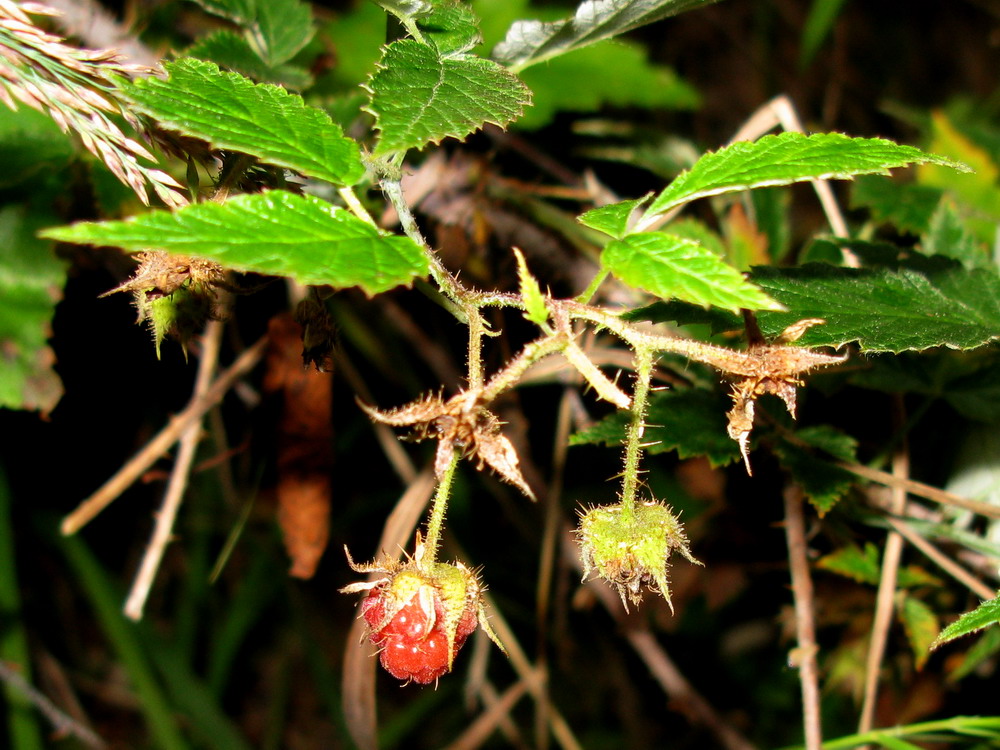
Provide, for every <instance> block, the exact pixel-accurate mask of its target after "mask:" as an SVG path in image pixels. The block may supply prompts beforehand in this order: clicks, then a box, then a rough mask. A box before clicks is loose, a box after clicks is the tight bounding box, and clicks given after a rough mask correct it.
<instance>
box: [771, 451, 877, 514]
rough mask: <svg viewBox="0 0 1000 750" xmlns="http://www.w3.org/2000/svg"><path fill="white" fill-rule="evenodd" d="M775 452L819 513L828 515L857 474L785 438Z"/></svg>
mask: <svg viewBox="0 0 1000 750" xmlns="http://www.w3.org/2000/svg"><path fill="white" fill-rule="evenodd" d="M774 453H775V455H776V456H777V457H778V459H779V460H780V461H781V465H782V466H783V467H784V468H785V469H786V470H788V472H789V473H790V474H791V475H792V478H793V479H794V480H795V482H796V483H797V484H799V486H801V487H802V491H803V492H804V493H805V496H806V499H807V500H809V502H810V503H812V505H813V507H814V508H816V511H817V513H819V515H820V517H822V516H824V515H826V513H827V512H829V511H830V509H831V508H833V506H834V505H836V504H837V503H838V502H840V500H841V498H843V497H844V495H846V494H847V493H848V492H849V491H850V489H851V487H853V486H854V484H855V482H856V481H857V478H856V477H855V476H854V475H853V474H851V473H850V472H849V471H847V470H846V469H842V468H840V467H839V466H836V465H835V464H832V463H830V462H829V461H826V460H824V459H822V458H820V457H818V456H816V455H815V454H814V453H812V452H811V451H809V450H806V449H805V448H802V447H800V446H799V445H795V444H793V443H791V442H789V441H786V440H779V441H778V442H777V443H776V444H775V446H774Z"/></svg>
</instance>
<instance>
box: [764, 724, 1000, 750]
mask: <svg viewBox="0 0 1000 750" xmlns="http://www.w3.org/2000/svg"><path fill="white" fill-rule="evenodd" d="M934 732H936V733H942V732H954V733H955V734H959V735H974V736H978V737H990V738H993V739H997V738H1000V716H952V717H951V718H948V719H940V720H937V721H925V722H921V723H919V724H907V725H905V726H900V727H892V728H891V729H876V730H874V731H871V732H865V733H863V734H851V735H848V736H846V737H839V738H837V739H835V740H827V741H826V742H824V743H823V750H844V749H845V748H851V747H858V746H859V745H867V744H871V743H873V742H877V743H879V744H883V745H884V742H885V739H886V738H890V739H899V738H903V737H907V738H909V739H913V740H922V739H927V737H928V735H930V734H931V733H934ZM939 739H944V737H939ZM781 750H803V748H802V746H801V745H791V746H789V747H785V748H781Z"/></svg>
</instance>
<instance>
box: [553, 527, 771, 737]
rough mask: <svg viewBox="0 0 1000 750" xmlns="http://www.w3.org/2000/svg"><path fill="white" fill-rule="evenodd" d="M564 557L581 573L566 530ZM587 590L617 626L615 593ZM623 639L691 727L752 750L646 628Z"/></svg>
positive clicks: (620, 610) (592, 585)
mask: <svg viewBox="0 0 1000 750" xmlns="http://www.w3.org/2000/svg"><path fill="white" fill-rule="evenodd" d="M562 549H563V556H564V557H565V559H566V561H567V562H568V563H569V564H570V565H571V566H572V567H573V568H575V569H576V570H577V571H578V572H580V573H582V572H583V564H582V563H581V562H580V555H579V547H578V546H577V544H576V540H575V539H574V536H573V532H572V531H571V530H570V529H569V528H566V529H565V530H564V533H563V544H562ZM587 587H588V588H589V589H590V590H591V591H592V592H593V593H594V595H595V597H596V598H597V599H598V600H599V601H600V602H601V604H603V605H604V608H605V609H606V610H608V612H609V613H610V614H611V616H612V617H614V618H615V620H617V621H618V622H619V623H623V621H624V618H625V609H624V605H623V604H622V602H621V599H620V598H619V597H618V596H617V595H616V594H615V592H614V591H613V590H612V589H611V588H610V587H609V586H607V585H606V584H604V583H603V582H602V581H600V580H597V579H592V580H590V581H588V582H587ZM623 630H624V634H625V638H626V640H628V643H629V645H630V646H631V647H632V648H633V650H634V651H635V652H636V653H637V654H639V656H640V657H641V658H642V660H643V662H644V663H645V664H646V667H647V668H648V669H649V671H650V673H652V675H653V677H654V678H655V679H656V681H657V682H658V683H659V685H660V687H661V688H663V692H664V693H665V694H666V695H667V697H668V698H669V699H670V702H671V705H672V706H673V705H676V706H678V707H679V709H680V710H681V711H682V712H683V713H684V715H685V716H686V717H687V719H688V720H689V721H690V722H691V723H692V724H699V725H701V726H704V727H705V728H706V729H708V731H709V732H711V733H712V734H713V735H714V736H715V739H716V740H718V743H719V746H720V747H723V748H725V750H754V745H753V743H751V742H750V740H748V739H747V738H746V737H744V736H743V735H742V734H740V733H739V732H738V731H737V730H736V729H734V728H733V727H732V726H730V725H729V724H728V723H727V722H726V721H725V719H723V718H722V716H721V715H720V714H719V712H718V711H716V710H715V708H714V707H713V706H712V704H711V703H709V702H708V701H707V700H706V699H705V697H704V696H703V695H702V694H701V693H699V692H698V690H697V689H695V687H694V685H692V684H691V683H690V682H689V681H688V679H687V678H686V677H685V676H684V673H683V672H681V670H680V669H679V668H678V667H677V664H676V663H675V662H674V660H673V659H671V658H670V655H669V654H668V653H667V652H666V651H665V650H664V649H663V647H662V646H661V645H660V644H659V642H658V641H657V640H656V638H655V637H654V636H653V634H652V633H651V632H649V629H648V627H645V626H643V627H639V628H636V627H631V624H630V623H629V626H628V627H625V628H623Z"/></svg>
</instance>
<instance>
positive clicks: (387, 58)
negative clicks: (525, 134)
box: [368, 39, 531, 156]
mask: <svg viewBox="0 0 1000 750" xmlns="http://www.w3.org/2000/svg"><path fill="white" fill-rule="evenodd" d="M368 89H369V90H370V91H371V95H372V98H371V104H370V105H369V108H368V109H369V111H370V112H371V113H372V114H373V115H375V127H377V128H378V129H379V130H380V131H381V137H380V138H379V142H378V145H377V146H376V147H375V154H376V155H382V156H384V155H387V154H391V153H394V152H398V151H405V150H407V149H410V148H421V147H423V146H425V145H426V144H428V143H430V142H434V143H437V142H438V141H440V140H441V139H443V138H446V137H448V136H451V137H454V138H464V137H465V136H467V135H468V134H469V133H472V132H473V131H475V130H477V129H478V128H480V127H482V126H483V125H484V124H485V123H488V122H490V123H493V124H495V125H499V126H501V127H503V126H504V125H506V124H507V123H509V122H510V121H511V120H513V119H515V118H517V117H519V116H520V114H521V112H522V111H523V108H524V107H525V106H527V105H528V104H530V103H531V92H530V91H528V89H527V87H526V86H525V85H524V84H523V83H521V81H520V80H519V79H518V78H517V76H515V75H514V74H513V73H510V72H508V71H506V70H504V69H503V68H502V67H500V66H499V65H497V64H496V63H494V62H492V61H490V60H483V59H480V58H478V57H473V56H471V55H467V56H458V57H442V56H441V55H439V54H438V52H437V51H436V50H434V48H432V47H430V46H428V45H426V44H421V43H420V42H416V41H414V40H412V39H401V40H399V41H396V42H393V43H392V44H390V45H389V46H388V47H386V48H385V51H384V53H383V55H382V60H381V61H380V62H379V69H378V71H377V72H376V73H375V74H374V75H373V76H372V77H371V79H370V80H369V81H368Z"/></svg>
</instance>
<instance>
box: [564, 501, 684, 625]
mask: <svg viewBox="0 0 1000 750" xmlns="http://www.w3.org/2000/svg"><path fill="white" fill-rule="evenodd" d="M577 540H578V542H579V544H580V551H581V557H582V560H583V580H587V578H588V577H589V576H590V574H591V573H592V572H596V573H597V575H598V576H600V577H601V578H603V579H604V580H606V581H608V582H609V583H610V584H612V585H613V586H614V587H615V588H616V589H617V590H618V595H619V596H621V598H622V604H624V605H625V609H626V610H628V604H629V602H631V603H632V604H639V602H640V601H642V589H643V587H646V588H648V589H649V590H651V591H655V592H658V593H660V594H661V595H662V596H663V598H664V599H666V600H667V604H670V606H671V610H673V605H672V604H671V602H670V587H669V579H668V578H667V569H668V568H669V566H670V555H671V554H672V553H673V552H674V550H676V551H678V552H680V553H681V555H683V556H684V557H685V558H686V559H687V560H689V561H690V562H693V563H695V564H696V565H701V563H700V562H698V560H696V559H695V558H694V556H693V555H692V554H691V549H690V547H689V546H688V541H687V537H686V536H685V534H684V527H683V526H682V525H681V522H680V521H679V520H678V518H677V516H675V515H674V514H673V513H672V512H671V511H670V509H669V508H668V507H667V506H666V505H663V504H662V503H659V502H655V501H648V502H644V503H640V504H638V505H637V506H635V508H633V509H632V512H631V513H623V507H622V505H621V504H618V505H605V506H601V507H598V508H590V509H589V510H586V511H584V512H582V513H581V514H580V525H579V527H578V528H577ZM626 596H627V597H628V599H627V600H626Z"/></svg>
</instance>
